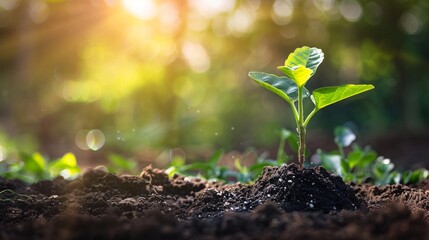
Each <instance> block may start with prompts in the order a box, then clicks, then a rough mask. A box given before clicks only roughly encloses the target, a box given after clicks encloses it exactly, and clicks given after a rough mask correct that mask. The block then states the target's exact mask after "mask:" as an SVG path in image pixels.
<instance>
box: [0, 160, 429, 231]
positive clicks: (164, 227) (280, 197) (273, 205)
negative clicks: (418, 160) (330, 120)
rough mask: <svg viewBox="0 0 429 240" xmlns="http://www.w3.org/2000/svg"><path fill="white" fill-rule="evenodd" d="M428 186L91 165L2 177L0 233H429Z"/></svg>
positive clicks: (280, 171) (285, 173) (316, 174)
mask: <svg viewBox="0 0 429 240" xmlns="http://www.w3.org/2000/svg"><path fill="white" fill-rule="evenodd" d="M428 184H429V183H428V182H423V183H421V184H418V185H415V186H404V185H390V186H372V185H351V186H349V185H346V184H344V182H343V181H342V180H341V178H339V177H337V176H334V175H332V174H330V173H328V172H326V171H325V170H324V169H323V168H311V169H299V168H298V167H297V166H296V165H294V164H291V165H287V166H282V167H266V168H265V169H264V172H263V173H262V174H261V176H260V177H259V179H258V180H257V181H256V182H255V183H254V184H253V185H244V184H222V183H216V182H207V181H204V180H201V179H194V178H186V177H182V176H174V177H173V178H172V179H169V178H168V176H167V175H166V174H165V172H164V171H162V170H159V169H154V168H152V167H147V168H145V169H144V170H143V172H142V173H141V175H140V176H126V175H122V176H117V175H114V174H110V173H107V172H105V171H103V169H93V170H90V171H88V172H86V173H85V174H83V175H82V176H81V177H79V178H78V179H75V180H73V181H66V180H64V179H62V178H56V179H54V180H53V181H41V182H38V183H36V184H33V185H30V186H28V185H26V184H24V183H22V182H20V181H17V180H6V179H2V178H0V216H1V218H0V239H429V191H428Z"/></svg>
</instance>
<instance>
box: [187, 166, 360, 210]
mask: <svg viewBox="0 0 429 240" xmlns="http://www.w3.org/2000/svg"><path fill="white" fill-rule="evenodd" d="M267 202H272V203H274V204H275V205H277V206H278V207H280V208H281V209H283V210H284V211H286V212H292V211H309V212H313V211H314V212H316V211H317V212H324V213H329V212H336V211H341V210H352V211H353V210H358V209H360V210H365V208H366V206H365V203H364V201H363V200H362V199H360V198H358V197H357V196H356V195H355V193H354V191H353V189H352V188H350V186H348V185H346V184H345V183H344V182H343V181H342V179H341V178H340V177H338V176H334V175H332V174H330V173H328V172H327V171H326V170H325V169H323V168H321V167H316V168H305V169H300V168H299V167H298V166H297V165H295V164H289V165H284V166H281V167H265V168H264V170H263V172H262V174H261V176H260V177H259V178H258V179H257V180H256V182H255V183H254V184H253V185H249V186H242V185H240V184H234V185H225V186H221V187H220V188H212V189H207V190H205V191H202V192H200V193H198V194H197V196H196V199H195V201H194V203H193V206H192V207H191V209H190V213H191V214H193V215H194V216H198V217H213V216H219V215H222V214H223V213H225V212H230V211H234V212H246V211H249V210H253V209H255V208H257V207H258V206H260V205H262V204H265V203H267Z"/></svg>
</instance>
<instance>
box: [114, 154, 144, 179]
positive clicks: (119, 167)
mask: <svg viewBox="0 0 429 240" xmlns="http://www.w3.org/2000/svg"><path fill="white" fill-rule="evenodd" d="M107 160H108V163H107V169H108V170H109V172H110V173H128V174H137V173H138V170H139V169H138V168H137V162H136V161H134V160H132V159H127V158H125V157H123V156H121V155H119V154H113V153H112V154H110V155H109V156H108V158H107Z"/></svg>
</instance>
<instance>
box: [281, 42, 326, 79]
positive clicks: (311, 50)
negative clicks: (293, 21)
mask: <svg viewBox="0 0 429 240" xmlns="http://www.w3.org/2000/svg"><path fill="white" fill-rule="evenodd" d="M324 58H325V55H324V54H323V52H322V50H321V49H319V48H315V47H307V46H304V47H301V48H297V49H295V51H294V52H293V53H291V54H289V56H288V57H287V59H286V61H285V65H284V66H280V67H279V68H282V67H289V68H294V67H296V66H304V67H305V68H307V69H310V70H311V71H312V72H311V75H310V76H313V74H314V73H316V70H317V68H318V67H319V65H320V64H321V63H322V62H323V59H324ZM280 70H281V69H280Z"/></svg>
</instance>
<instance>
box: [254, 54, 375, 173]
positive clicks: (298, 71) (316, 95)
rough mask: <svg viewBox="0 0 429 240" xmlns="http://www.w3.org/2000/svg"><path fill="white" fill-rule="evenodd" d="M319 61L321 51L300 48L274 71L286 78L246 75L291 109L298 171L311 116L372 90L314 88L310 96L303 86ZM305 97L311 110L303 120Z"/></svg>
mask: <svg viewBox="0 0 429 240" xmlns="http://www.w3.org/2000/svg"><path fill="white" fill-rule="evenodd" d="M323 59H324V54H323V52H322V50H320V49H318V48H314V47H307V46H304V47H301V48H297V49H295V51H294V52H293V53H291V54H289V56H288V58H287V59H286V61H285V63H284V66H279V67H278V69H279V70H280V71H282V72H283V73H284V74H285V75H286V76H282V77H279V76H276V75H274V74H268V73H263V72H249V76H250V77H251V78H252V79H253V80H255V81H256V82H257V83H258V84H259V85H261V86H262V87H264V88H266V89H268V90H270V91H271V92H273V93H275V94H277V95H278V96H280V97H281V98H283V99H284V100H285V101H286V102H287V103H289V105H290V106H291V108H292V112H293V116H294V118H295V121H296V126H297V132H298V137H299V140H298V146H299V147H298V162H299V165H300V167H302V166H303V165H304V161H305V134H306V127H307V125H308V123H309V122H310V119H311V118H312V117H313V116H314V114H315V113H316V112H318V111H319V110H320V109H322V108H324V107H327V106H329V105H331V104H333V103H336V102H339V101H341V100H344V99H346V98H349V97H352V96H354V95H357V94H360V93H363V92H366V91H368V90H371V89H373V88H374V86H372V85H370V84H359V85H355V84H346V85H342V86H330V87H322V88H318V89H316V90H314V91H313V93H312V94H310V92H309V91H308V90H307V89H306V88H305V84H306V83H307V81H308V80H309V79H310V78H311V76H313V75H314V74H315V73H316V70H317V68H318V67H319V65H320V64H321V63H322V61H323ZM308 97H310V98H311V100H312V102H313V103H314V109H313V110H312V111H311V112H310V113H309V114H308V115H307V116H306V117H304V115H305V111H304V101H303V100H304V99H305V98H308Z"/></svg>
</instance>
